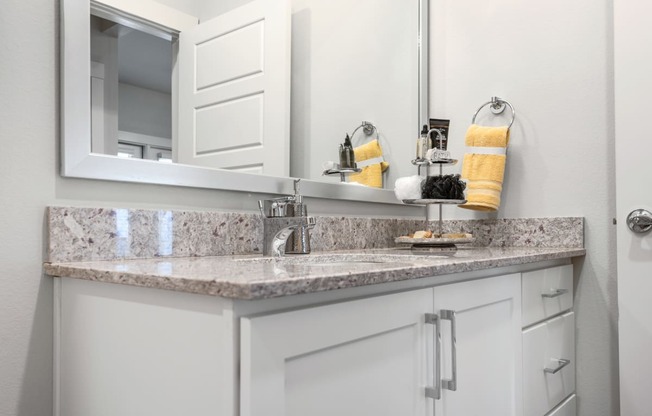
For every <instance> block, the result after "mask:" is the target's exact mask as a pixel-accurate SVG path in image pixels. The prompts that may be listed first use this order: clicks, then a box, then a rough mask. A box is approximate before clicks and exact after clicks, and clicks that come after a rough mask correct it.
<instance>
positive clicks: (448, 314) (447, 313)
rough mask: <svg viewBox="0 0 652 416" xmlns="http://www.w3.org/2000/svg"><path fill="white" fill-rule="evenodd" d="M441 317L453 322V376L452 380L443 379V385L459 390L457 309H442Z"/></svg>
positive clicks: (449, 388) (448, 388) (443, 386)
mask: <svg viewBox="0 0 652 416" xmlns="http://www.w3.org/2000/svg"><path fill="white" fill-rule="evenodd" d="M440 314H441V319H443V320H447V321H450V322H451V362H452V369H451V378H450V380H442V381H441V387H442V388H444V389H446V390H450V391H457V328H456V327H457V324H456V319H455V311H451V310H448V309H442V310H441V311H440Z"/></svg>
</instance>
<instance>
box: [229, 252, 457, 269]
mask: <svg viewBox="0 0 652 416" xmlns="http://www.w3.org/2000/svg"><path fill="white" fill-rule="evenodd" d="M441 257H445V256H433V255H430V256H427V257H426V256H423V255H412V254H361V253H356V254H346V253H337V254H335V253H334V254H314V255H307V256H291V255H288V256H285V257H281V258H273V257H254V258H241V259H235V260H234V261H235V262H237V263H244V264H272V263H273V264H285V265H305V266H315V267H318V266H319V267H356V266H367V267H377V266H406V265H411V264H414V263H415V262H418V261H419V262H420V261H424V260H428V258H432V259H433V260H434V259H437V258H441Z"/></svg>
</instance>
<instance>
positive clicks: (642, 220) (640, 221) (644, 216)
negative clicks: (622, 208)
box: [627, 209, 652, 234]
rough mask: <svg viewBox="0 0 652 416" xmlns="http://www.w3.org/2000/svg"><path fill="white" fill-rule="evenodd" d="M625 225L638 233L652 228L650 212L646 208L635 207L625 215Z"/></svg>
mask: <svg viewBox="0 0 652 416" xmlns="http://www.w3.org/2000/svg"><path fill="white" fill-rule="evenodd" d="M627 226H628V227H629V229H630V230H632V231H633V232H635V233H639V234H640V233H646V232H648V231H650V230H652V212H650V211H648V210H646V209H635V210H634V211H632V212H630V213H629V215H628V216H627Z"/></svg>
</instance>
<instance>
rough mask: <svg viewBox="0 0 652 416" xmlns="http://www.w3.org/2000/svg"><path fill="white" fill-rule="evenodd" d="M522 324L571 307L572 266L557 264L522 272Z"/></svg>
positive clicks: (541, 319)
mask: <svg viewBox="0 0 652 416" xmlns="http://www.w3.org/2000/svg"><path fill="white" fill-rule="evenodd" d="M521 287H522V290H523V293H522V299H523V304H522V309H523V326H524V327H525V326H528V325H531V324H533V323H535V322H539V321H543V320H544V319H546V318H548V317H550V316H553V315H556V314H558V313H560V312H563V311H566V310H568V309H570V308H572V307H573V266H572V265H570V264H569V265H566V266H559V267H551V268H548V269H541V270H534V271H531V272H525V273H523V277H522V285H521Z"/></svg>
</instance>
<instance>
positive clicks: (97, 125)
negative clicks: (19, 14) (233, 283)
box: [62, 0, 428, 202]
mask: <svg viewBox="0 0 652 416" xmlns="http://www.w3.org/2000/svg"><path fill="white" fill-rule="evenodd" d="M83 1H87V0H62V18H63V20H64V21H66V20H67V21H68V24H67V25H64V32H63V35H64V36H63V47H62V49H63V54H62V56H63V58H62V63H63V71H62V73H63V79H64V89H65V91H64V113H65V114H64V122H63V130H64V140H63V152H62V154H63V155H64V163H63V166H62V170H63V174H64V176H81V177H93V178H101V179H112V180H128V181H142V182H153V183H169V184H182V185H190V186H201V187H204V186H206V182H207V181H208V179H207V178H208V177H209V176H210V177H211V182H215V181H214V180H213V179H214V178H218V179H221V178H225V180H226V179H228V180H227V182H229V183H231V182H233V179H236V182H237V183H238V184H241V183H242V184H244V183H254V182H255V181H256V179H253V178H252V177H251V176H238V174H243V175H251V174H254V175H262V177H265V178H267V177H269V178H274V180H267V179H264V180H263V179H260V180H259V181H260V183H264V184H266V185H264V186H263V185H261V187H260V189H258V188H257V189H247V186H246V185H233V186H231V185H220V184H216V185H212V183H211V185H209V187H216V188H220V187H223V188H224V189H240V190H255V191H260V190H263V191H265V192H272V193H278V192H283V193H284V192H285V190H284V188H285V187H286V186H285V185H279V184H281V183H282V182H279V181H278V179H280V178H289V177H293V178H305V179H308V180H309V181H308V182H307V183H312V182H315V183H316V184H314V185H309V186H308V188H310V189H313V188H314V189H315V190H316V189H320V190H321V191H320V192H321V193H323V194H325V195H321V194H319V195H315V196H325V197H337V196H338V195H340V194H341V195H342V197H343V198H346V199H358V198H356V197H347V196H345V194H347V192H349V191H343V192H344V193H341V192H340V191H336V190H335V189H336V188H328V187H324V186H322V185H319V183H325V184H332V185H337V186H338V187H339V186H341V183H342V182H346V184H347V185H350V184H354V185H364V186H366V187H375V188H385V189H391V188H393V184H394V181H395V179H396V178H398V177H400V176H406V175H411V174H414V173H415V172H416V169H415V168H414V166H412V165H411V163H410V161H411V160H412V159H413V158H414V154H413V153H414V147H415V142H416V138H417V137H418V134H419V130H420V128H419V127H420V125H421V124H423V120H426V118H427V52H426V49H427V42H424V44H421V38H422V34H423V33H424V32H425V34H426V35H427V24H426V23H427V18H426V17H424V15H426V16H427V4H428V1H427V0H356V1H355V2H351V1H349V0H288V1H285V0H258V1H252V2H249V1H247V0H235V1H230V2H224V4H220V5H218V4H217V3H222V2H214V1H202V0H197V1H195V2H184V1H177V0H159V1H153V0H147V1H145V0H143V1H142V4H141V2H138V5H137V6H134V3H131V2H129V1H126V0H101V1H100V0H97V1H96V0H93V1H91V2H90V3H89V4H88V7H86V8H85V10H87V11H90V13H89V14H87V15H86V16H87V17H86V19H87V23H85V25H86V26H83V25H81V24H79V25H75V24H71V23H70V22H73V23H74V22H75V20H81V19H82V16H81V15H79V14H77V11H76V10H74V8H75V7H80V6H81V5H82V3H83ZM270 4H273V6H270ZM121 5H124V6H125V9H124V10H123V9H121ZM264 5H267V6H264ZM141 6H142V7H141ZM150 6H152V7H151V10H154V12H153V13H151V10H146V9H148V8H149V7H150ZM256 7H258V8H263V9H264V8H265V7H267V9H268V10H263V11H262V12H261V13H267V14H265V15H261V16H262V17H256V16H257V15H256V13H258V12H257V11H252V10H254V9H255V8H256ZM283 8H285V10H282V9H283ZM288 9H289V10H288ZM134 10H136V11H137V13H134ZM140 12H142V15H139V14H140ZM87 13H88V12H87ZM176 13H178V14H179V15H180V16H183V18H184V19H186V21H187V20H188V19H187V18H188V17H191V19H190V20H192V18H194V19H196V20H195V23H193V24H192V25H188V24H184V25H179V26H183V29H178V28H174V27H172V28H171V27H169V25H168V22H169V21H171V20H172V21H174V19H175V14H176ZM247 14H249V15H250V17H249V19H250V20H248V21H247V20H246V19H247V17H246V16H245V15H247ZM275 14H277V15H285V16H286V17H285V21H286V23H287V25H282V24H280V25H276V26H274V25H273V24H272V23H273V19H272V18H273V17H274V15H275ZM198 15H199V17H197V16H198ZM143 16H145V17H143ZM151 16H163V17H164V18H163V19H162V20H161V21H157V20H156V18H152V17H151ZM170 16H172V18H170ZM243 16H245V17H243ZM251 16H253V17H251ZM243 19H245V20H243ZM281 20H282V19H281ZM215 25H217V27H219V29H215V28H214V27H215ZM79 27H87V28H88V30H86V33H88V35H89V36H88V39H87V40H86V41H87V42H88V43H89V47H90V57H89V60H90V74H89V75H90V81H91V82H90V91H87V92H86V90H85V89H84V88H86V87H85V86H83V85H82V83H83V76H80V75H79V74H82V75H83V71H76V70H74V68H72V66H73V65H74V64H75V62H80V60H79V57H77V56H76V55H75V54H74V53H72V52H71V50H72V48H73V47H74V46H75V45H74V44H75V40H74V39H73V37H74V36H75V34H76V33H75V32H74V29H75V28H79ZM270 28H271V29H270ZM426 39H427V36H426ZM184 42H185V43H184ZM80 44H81V43H80ZM279 45H280V47H281V48H280V49H278V47H279ZM275 48H276V49H275ZM283 48H286V49H285V52H283V50H284V49H283ZM184 50H186V51H188V50H189V51H190V52H184ZM284 53H286V54H287V56H288V59H283V56H284V55H283V54H284ZM276 61H279V62H280V65H279V64H278V62H276ZM263 78H265V79H264V82H265V83H266V84H263V83H262V81H260V80H261V79H263ZM71 80H72V81H74V84H75V85H74V86H72V84H73V82H71ZM286 81H287V82H286ZM259 84H260V85H259ZM78 93H79V94H78ZM83 93H87V94H88V95H90V98H89V100H90V106H89V108H88V109H84V111H81V110H82V109H81V108H77V111H75V115H72V116H71V114H72V111H71V110H74V109H75V107H76V105H77V104H78V103H82V104H83V102H84V101H85V100H84V99H83ZM202 94H203V95H202ZM78 95H79V97H78ZM206 96H210V97H209V98H206ZM80 97H81V98H80ZM270 97H272V98H274V99H272V98H270ZM86 102H89V101H86ZM85 114H88V117H87V118H88V120H82V119H85V118H86V117H85ZM84 123H86V124H89V125H90V127H89V129H90V134H88V135H87V136H86V139H83V136H84V132H83V128H82V127H83V125H84ZM270 126H271V127H270ZM268 130H269V131H268ZM347 135H349V136H350V137H351V142H352V146H353V147H354V148H355V152H356V159H357V160H356V162H357V163H358V166H357V168H358V170H359V171H361V172H360V173H358V172H347V173H346V174H345V175H342V174H340V173H339V172H338V171H337V168H338V165H337V164H338V163H339V161H340V151H339V147H340V144H341V143H343V142H344V141H345V137H346V136H347ZM84 140H85V141H86V143H84ZM85 149H88V150H85ZM89 154H90V156H91V158H90V159H89V158H88V157H86V156H88V155H89ZM97 156H101V158H97ZM115 159H120V160H121V161H120V162H117V161H115V162H114V161H112V160H115ZM91 160H92V161H94V163H91ZM126 160H129V162H130V163H131V164H130V165H125V164H124V163H125V161H126ZM143 160H148V161H150V162H155V163H156V165H157V166H158V167H155V168H154V167H152V165H144V164H138V163H141V162H142V161H143ZM132 165H133V166H134V169H135V171H137V174H136V173H134V174H125V173H124V172H125V169H124V167H125V166H132ZM164 165H165V166H166V167H163V166H164ZM118 166H119V167H120V169H121V171H122V173H119V174H118V173H115V172H106V170H112V168H113V167H115V169H116V170H117V169H118ZM176 166H179V168H176ZM190 166H197V167H201V168H197V169H194V170H193V169H189V167H190ZM109 167H111V169H109ZM102 169H104V170H102ZM163 169H169V173H168V171H167V170H163ZM329 169H330V171H329V172H328V173H330V174H327V175H324V172H325V171H327V170H329ZM223 171H230V172H229V173H224V172H223ZM150 172H153V173H154V176H152V175H150ZM173 172H174V173H173ZM179 172H184V175H182V176H183V179H182V180H176V179H171V178H172V177H175V178H176V177H178V176H179V175H178V173H179ZM186 172H187V173H196V175H186ZM219 172H223V173H219ZM232 173H233V174H232ZM202 175H203V176H202ZM191 176H194V177H199V176H202V177H203V178H204V179H201V180H197V181H196V182H192V179H188V178H190V177H191ZM239 178H242V181H239V180H238V179H239ZM283 183H284V182H283ZM269 185H274V186H272V188H275V189H267V188H270V186H269ZM250 188H251V187H250ZM347 188H348V186H347ZM360 192H362V194H360V196H359V199H364V200H373V199H374V198H371V199H369V197H368V196H369V195H371V194H370V193H368V192H367V191H360ZM365 192H366V193H365ZM326 194H327V195H326ZM380 199H387V198H385V197H382V198H380ZM388 202H389V201H388Z"/></svg>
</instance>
